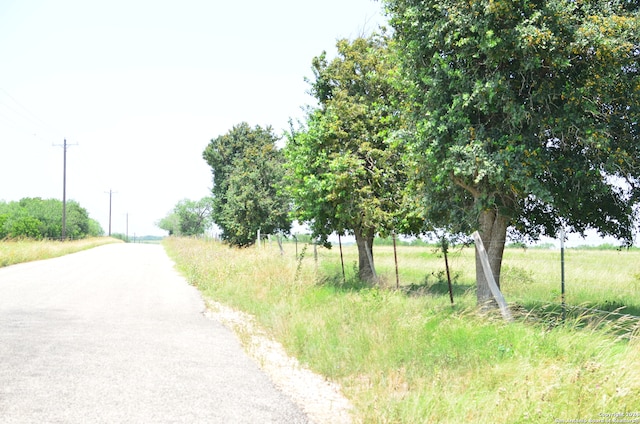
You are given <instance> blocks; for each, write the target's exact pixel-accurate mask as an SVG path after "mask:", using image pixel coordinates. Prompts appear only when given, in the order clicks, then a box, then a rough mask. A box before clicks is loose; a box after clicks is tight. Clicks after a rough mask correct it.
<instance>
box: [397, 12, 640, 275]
mask: <svg viewBox="0 0 640 424" xmlns="http://www.w3.org/2000/svg"><path fill="white" fill-rule="evenodd" d="M385 4H386V6H387V10H388V12H389V14H390V16H391V24H392V26H393V27H394V29H395V37H396V40H397V42H398V44H399V45H400V46H401V49H400V51H401V52H402V53H403V55H402V59H403V71H404V73H405V74H406V75H407V78H408V79H409V80H410V81H411V84H410V85H409V87H411V96H410V98H411V100H412V102H411V104H410V105H409V106H410V107H409V109H410V112H411V116H412V122H413V125H414V127H415V132H414V136H415V137H414V142H415V145H416V150H417V151H418V152H419V153H420V157H421V160H422V161H423V166H421V168H420V169H421V170H422V171H423V172H422V175H421V178H422V180H423V181H425V184H424V185H423V189H424V195H425V196H424V197H425V203H426V210H427V215H428V218H429V219H430V220H432V221H434V222H435V223H437V224H441V225H450V224H451V223H452V222H453V223H457V224H458V225H469V226H471V228H472V229H478V230H479V232H480V235H481V236H482V238H483V241H484V244H485V247H486V248H487V251H488V252H489V255H490V257H496V258H499V257H501V256H502V253H501V252H502V248H503V246H504V240H505V232H506V228H507V227H508V226H509V225H511V226H513V227H514V228H515V230H517V231H518V232H520V233H521V234H524V235H528V236H531V237H537V236H538V235H540V234H547V235H551V236H553V235H555V234H556V232H557V230H558V229H559V228H560V226H561V225H566V226H567V227H568V229H569V230H570V231H576V232H583V231H584V230H585V229H587V228H596V229H598V230H599V231H600V232H601V233H602V234H609V235H614V236H616V237H619V238H622V239H625V240H627V241H628V242H630V241H631V240H632V230H633V218H634V213H633V205H634V203H636V202H637V200H638V198H639V197H638V196H639V194H640V181H639V180H638V177H639V176H640V173H639V171H638V169H640V162H639V161H640V150H639V149H640V143H639V141H640V140H639V139H638V137H639V128H638V122H639V118H640V116H639V115H640V114H639V111H640V101H639V100H640V84H638V71H639V69H640V68H639V66H638V59H639V57H640V50H639V47H638V36H637V34H638V30H639V25H638V23H639V18H638V10H639V6H638V3H637V2H624V1H619V2H618V1H613V2H611V1H604V0H602V1H600V0H597V1H589V2H576V1H571V0H552V1H545V2H512V1H506V0H480V1H473V2H469V1H461V0H449V1H434V0H429V1H422V0H386V1H385ZM499 267H500V260H496V262H495V263H493V264H492V268H493V269H494V274H496V275H499ZM478 281H480V278H478Z"/></svg>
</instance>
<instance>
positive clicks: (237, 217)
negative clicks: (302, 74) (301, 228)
mask: <svg viewBox="0 0 640 424" xmlns="http://www.w3.org/2000/svg"><path fill="white" fill-rule="evenodd" d="M278 141H279V137H277V136H276V135H275V134H274V133H273V130H272V128H271V127H267V128H261V127H260V126H256V127H255V128H251V127H250V126H249V124H247V123H241V124H239V125H236V126H235V127H233V128H232V129H231V131H229V132H228V133H227V134H224V135H221V136H219V137H217V138H215V139H213V140H211V142H210V143H209V145H208V146H207V147H206V149H205V151H204V153H203V157H204V159H205V161H206V162H207V163H208V164H209V166H211V171H212V173H213V189H212V193H213V211H212V217H213V221H214V222H215V223H216V224H217V225H218V226H219V227H220V228H221V229H222V238H223V240H226V241H227V242H229V243H230V244H232V245H235V246H249V245H251V244H253V243H254V242H255V240H256V233H257V231H258V230H260V231H261V232H262V234H272V233H276V232H285V233H288V232H289V231H290V229H291V220H290V218H289V215H288V214H289V207H290V201H289V198H288V196H287V195H286V194H285V193H284V190H282V182H283V177H284V168H283V162H284V156H283V153H282V151H281V150H280V149H278V146H277V143H278Z"/></svg>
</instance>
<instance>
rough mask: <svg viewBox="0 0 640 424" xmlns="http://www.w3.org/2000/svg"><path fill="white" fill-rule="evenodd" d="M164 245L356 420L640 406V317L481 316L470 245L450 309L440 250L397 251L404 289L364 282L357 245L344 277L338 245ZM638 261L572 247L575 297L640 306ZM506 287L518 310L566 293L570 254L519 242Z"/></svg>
mask: <svg viewBox="0 0 640 424" xmlns="http://www.w3.org/2000/svg"><path fill="white" fill-rule="evenodd" d="M164 245H165V247H166V249H167V251H168V252H169V254H170V256H172V257H173V258H174V259H175V260H176V261H177V264H178V268H179V269H180V270H181V272H183V274H184V275H185V276H186V278H187V279H188V281H189V282H190V283H191V284H194V285H196V286H197V287H198V288H199V289H200V290H201V291H202V292H203V293H204V295H205V296H208V297H211V298H213V299H215V300H217V301H219V302H222V303H225V304H227V305H230V306H232V307H235V308H237V309H240V310H243V311H245V312H248V313H250V314H252V315H254V316H255V317H256V320H257V321H258V322H259V323H260V325H261V326H262V327H263V328H265V329H266V330H267V331H268V332H269V333H270V334H271V335H272V337H274V338H275V339H277V340H278V341H280V342H281V343H282V344H283V345H284V346H285V348H286V349H287V350H288V352H289V353H290V354H291V355H293V356H296V357H297V358H298V359H299V360H301V361H302V362H303V363H305V364H307V365H308V366H309V367H310V368H311V369H313V370H314V371H316V372H319V373H321V374H322V375H324V376H326V377H327V378H328V379H331V380H333V381H336V382H338V383H339V384H340V385H341V386H342V387H343V390H344V392H345V394H346V396H347V397H349V398H350V399H351V401H352V402H353V404H354V405H355V408H356V411H355V413H354V414H355V416H354V418H355V421H356V422H363V423H460V422H473V423H496V424H499V423H528V422H534V423H537V422H556V420H571V419H584V420H589V419H591V420H597V419H600V418H602V415H601V414H604V413H627V412H637V411H640V369H639V368H638V366H637V364H638V362H639V361H640V341H638V338H637V334H638V330H637V322H634V323H633V325H634V326H636V327H633V326H629V327H627V329H626V330H625V331H626V332H625V333H624V334H622V336H624V337H621V333H620V330H619V329H618V328H615V326H614V325H612V324H611V322H610V321H608V320H606V319H600V320H594V319H592V317H591V316H588V314H586V313H585V314H580V313H578V314H575V315H570V316H569V317H568V319H567V321H566V322H565V323H564V324H560V325H558V322H556V321H554V320H551V319H548V315H545V314H544V313H542V312H544V311H542V309H537V308H538V307H537V306H532V310H531V311H529V310H527V309H524V310H523V311H522V314H521V315H520V316H519V317H518V319H516V321H515V322H512V323H505V322H504V321H502V320H501V319H500V318H499V316H492V315H479V314H478V313H477V312H476V308H475V292H474V291H473V280H474V277H473V272H474V269H475V268H474V263H473V251H471V250H469V249H463V250H458V251H454V252H452V254H451V256H450V264H451V269H452V273H453V275H454V277H455V278H454V280H455V289H456V298H455V301H456V303H455V305H454V306H451V305H450V303H449V297H448V294H447V292H446V290H443V288H444V287H446V285H444V284H443V278H444V277H443V270H444V261H443V259H442V258H441V257H440V255H439V254H438V253H437V252H436V251H434V250H433V249H432V248H429V247H402V248H400V249H399V255H398V256H399V262H400V280H401V286H402V289H401V290H389V289H379V288H374V287H368V286H365V285H362V284H360V283H359V282H358V281H357V280H355V278H354V273H355V266H354V263H355V261H356V258H357V256H356V255H357V252H356V250H355V247H353V246H349V247H345V249H344V252H345V265H346V270H345V271H346V277H347V278H346V281H342V272H341V269H340V260H339V251H338V249H332V250H327V249H319V250H318V252H317V258H318V259H317V262H316V261H315V260H314V256H315V255H314V253H313V248H312V247H306V248H303V247H302V246H299V253H300V254H301V256H302V257H303V258H302V259H298V260H296V257H295V253H294V252H295V250H294V247H293V245H291V244H286V245H285V252H286V254H285V255H283V256H281V255H280V254H279V250H278V247H277V245H275V243H274V244H273V245H267V246H266V247H263V248H261V249H257V248H248V249H242V250H237V249H231V248H228V247H226V246H224V245H222V244H219V243H216V242H207V241H202V240H192V239H173V238H172V239H167V240H166V241H165V243H164ZM374 251H375V255H376V257H375V260H376V265H377V270H378V271H379V274H380V275H381V278H382V280H383V282H384V284H386V286H388V287H394V286H395V270H394V261H393V253H392V252H393V251H392V247H389V246H376V247H375V248H374ZM583 254H584V255H591V254H593V255H594V256H587V257H583V256H582V255H583ZM637 255H638V252H633V251H630V252H616V251H606V252H600V251H581V252H579V253H578V252H570V254H568V255H567V258H566V259H567V261H566V262H567V267H568V269H571V273H568V275H571V280H569V279H568V281H571V283H570V284H569V283H568V287H569V288H570V293H571V296H567V299H568V301H569V300H570V301H571V302H578V303H588V302H591V303H593V304H594V305H600V304H602V303H603V301H607V300H616V299H620V301H624V302H625V304H626V303H629V304H630V305H632V306H633V305H635V306H637V305H638V304H639V303H640V302H639V299H638V298H639V297H640V293H639V292H638V291H635V293H634V291H633V287H634V286H633V285H634V284H637V283H636V281H637V280H638V272H639V271H638V264H639V263H640V261H638V259H639V258H638V256H637ZM556 274H557V275H556ZM556 276H558V278H557V279H556ZM599 278H602V279H599ZM503 288H504V291H505V297H506V298H507V300H508V301H510V302H514V301H516V302H517V303H518V304H521V305H534V303H535V302H537V303H545V302H551V301H556V300H557V294H556V293H554V292H553V290H556V289H557V288H559V253H558V252H557V251H538V250H527V251H524V250H521V249H520V250H519V249H509V250H508V251H507V252H506V256H505V272H504V275H503ZM603 299H604V300H603ZM534 301H535V302H534ZM537 303H536V304H537ZM635 306H634V307H635ZM540 311H542V312H540ZM594 321H597V322H596V323H597V325H594ZM636 418H637V417H636Z"/></svg>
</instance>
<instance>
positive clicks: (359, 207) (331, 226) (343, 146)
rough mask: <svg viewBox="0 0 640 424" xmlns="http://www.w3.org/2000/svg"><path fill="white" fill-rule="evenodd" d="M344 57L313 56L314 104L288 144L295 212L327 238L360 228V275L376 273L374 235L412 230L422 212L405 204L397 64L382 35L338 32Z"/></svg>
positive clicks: (357, 236)
mask: <svg viewBox="0 0 640 424" xmlns="http://www.w3.org/2000/svg"><path fill="white" fill-rule="evenodd" d="M337 49H338V57H336V58H335V59H333V60H331V61H328V60H327V58H326V53H324V52H323V53H322V54H321V55H320V56H318V57H316V58H314V59H313V62H312V64H313V73H314V76H315V81H312V82H310V84H311V94H312V95H313V96H314V97H315V98H316V99H317V100H318V103H319V107H317V108H314V109H311V110H310V111H309V113H308V116H307V121H306V126H304V127H303V128H300V129H298V130H297V131H293V130H292V134H291V136H290V138H289V141H288V144H287V146H286V149H285V150H286V156H287V159H288V168H289V170H290V175H289V188H290V192H291V193H292V196H293V199H294V204H295V209H294V214H295V217H296V218H297V219H298V220H300V221H304V222H308V223H309V224H310V227H311V229H312V232H313V235H314V236H315V237H320V239H321V240H322V241H323V242H325V243H326V242H327V237H328V236H329V235H330V234H331V233H332V232H334V231H335V232H337V233H339V234H344V233H345V232H346V233H351V234H353V235H355V239H356V243H357V245H358V256H359V276H360V278H362V279H364V280H370V279H371V278H372V277H373V275H374V272H375V271H374V267H373V263H371V264H370V263H369V258H371V260H372V258H373V251H372V245H373V239H374V236H375V235H376V234H381V235H383V236H386V235H388V234H390V233H391V232H393V231H399V232H403V231H407V230H408V229H409V228H413V227H415V223H416V222H417V221H418V220H415V219H412V218H415V215H414V214H412V213H411V209H410V208H409V207H408V206H407V205H408V204H409V202H408V201H407V199H408V198H407V192H406V191H405V187H406V184H407V180H408V176H407V172H409V171H410V170H409V169H408V168H406V167H404V166H403V165H402V162H403V157H404V155H405V153H406V152H405V151H404V149H403V147H404V146H403V144H402V143H400V142H399V139H398V138H397V137H395V136H394V135H395V132H396V131H398V130H399V129H400V128H401V122H400V115H399V114H398V110H399V109H398V105H397V102H398V99H399V98H400V92H399V91H398V89H397V87H396V85H395V81H396V80H395V78H394V77H395V74H394V73H395V71H396V66H395V62H394V60H393V56H392V54H391V50H390V48H389V46H388V40H387V38H386V37H385V36H382V35H372V36H370V37H368V38H357V39H355V40H353V41H348V40H339V41H338V43H337Z"/></svg>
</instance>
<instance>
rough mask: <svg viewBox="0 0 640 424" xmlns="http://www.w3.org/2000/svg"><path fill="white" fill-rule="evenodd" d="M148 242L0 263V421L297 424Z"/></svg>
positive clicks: (297, 417)
mask: <svg viewBox="0 0 640 424" xmlns="http://www.w3.org/2000/svg"><path fill="white" fill-rule="evenodd" d="M204 309H205V306H204V303H203V301H202V299H201V297H200V295H199V293H198V292H197V290H196V289H194V288H193V287H191V286H189V285H188V284H187V283H186V282H185V280H184V279H183V278H182V277H181V276H180V275H179V274H178V273H177V272H176V271H175V270H174V268H173V263H172V262H171V261H170V260H169V258H168V257H167V256H166V254H165V252H164V250H163V248H162V247H161V246H158V245H141V244H111V245H106V246H102V247H98V248H94V249H91V250H87V251H84V252H80V253H76V254H73V255H68V256H64V257H61V258H57V259H50V260H45V261H38V262H31V263H26V264H19V265H14V266H11V267H7V268H2V269H0V423H3V424H7V423H61V424H62V423H64V424H66V423H252V424H253V423H307V422H310V420H309V418H307V416H306V415H305V414H304V413H303V412H302V411H301V410H300V409H299V408H298V407H297V406H296V405H295V404H294V403H293V402H292V400H291V399H290V398H289V397H288V396H287V395H285V394H283V393H282V392H281V391H280V390H278V389H277V388H276V387H275V386H274V384H273V383H272V382H271V380H270V379H269V378H268V377H267V376H266V375H265V374H264V373H263V372H262V371H261V370H260V369H259V367H258V366H257V364H256V363H255V362H254V361H252V360H251V359H250V358H249V357H247V356H246V354H245V353H244V351H243V350H242V347H241V346H240V344H239V342H238V340H237V338H236V337H235V336H234V335H233V333H232V332H230V331H229V330H228V329H227V328H226V327H224V326H223V325H222V324H220V323H219V322H218V321H215V320H211V319H207V318H206V317H205V316H204V315H203V311H204Z"/></svg>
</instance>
